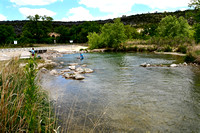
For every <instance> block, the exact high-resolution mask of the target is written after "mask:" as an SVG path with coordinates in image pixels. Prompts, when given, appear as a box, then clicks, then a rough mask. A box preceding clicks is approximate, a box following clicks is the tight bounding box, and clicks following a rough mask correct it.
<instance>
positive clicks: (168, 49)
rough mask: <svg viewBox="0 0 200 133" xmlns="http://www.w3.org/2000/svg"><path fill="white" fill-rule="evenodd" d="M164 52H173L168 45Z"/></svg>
mask: <svg viewBox="0 0 200 133" xmlns="http://www.w3.org/2000/svg"><path fill="white" fill-rule="evenodd" d="M164 52H172V47H171V46H169V45H167V46H165V47H164Z"/></svg>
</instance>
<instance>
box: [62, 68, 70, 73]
mask: <svg viewBox="0 0 200 133" xmlns="http://www.w3.org/2000/svg"><path fill="white" fill-rule="evenodd" d="M70 71H71V70H70V69H65V70H61V71H60V72H61V73H64V72H70Z"/></svg>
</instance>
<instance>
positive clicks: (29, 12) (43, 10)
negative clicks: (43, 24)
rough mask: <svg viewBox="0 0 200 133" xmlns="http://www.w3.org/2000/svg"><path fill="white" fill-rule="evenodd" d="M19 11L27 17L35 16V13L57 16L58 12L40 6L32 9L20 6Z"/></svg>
mask: <svg viewBox="0 0 200 133" xmlns="http://www.w3.org/2000/svg"><path fill="white" fill-rule="evenodd" d="M19 11H20V13H21V14H23V15H24V16H25V17H27V16H29V15H31V16H35V14H38V15H40V16H44V15H46V16H50V17H52V16H55V15H56V13H55V12H53V11H50V10H47V9H46V8H40V9H30V8H19Z"/></svg>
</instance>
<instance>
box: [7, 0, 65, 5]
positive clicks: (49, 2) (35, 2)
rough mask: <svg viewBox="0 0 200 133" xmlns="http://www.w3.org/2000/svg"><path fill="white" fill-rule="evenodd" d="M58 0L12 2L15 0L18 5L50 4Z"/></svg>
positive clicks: (17, 0) (11, 0)
mask: <svg viewBox="0 0 200 133" xmlns="http://www.w3.org/2000/svg"><path fill="white" fill-rule="evenodd" d="M56 1H58V0H10V2H13V3H15V4H17V5H49V4H51V3H54V2H56ZM61 1H62V0H61Z"/></svg>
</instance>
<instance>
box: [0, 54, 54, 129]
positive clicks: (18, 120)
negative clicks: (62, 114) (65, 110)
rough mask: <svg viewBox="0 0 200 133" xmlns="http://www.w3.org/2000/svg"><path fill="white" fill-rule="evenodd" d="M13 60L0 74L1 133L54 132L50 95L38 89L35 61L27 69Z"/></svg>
mask: <svg viewBox="0 0 200 133" xmlns="http://www.w3.org/2000/svg"><path fill="white" fill-rule="evenodd" d="M19 64H20V62H19V60H15V59H13V60H11V61H9V62H8V63H6V64H5V65H3V68H2V70H1V71H0V132H53V129H55V128H56V123H55V121H56V120H55V115H54V113H53V112H52V108H51V103H50V100H49V97H48V93H47V92H45V91H44V90H43V89H41V88H40V87H39V86H38V85H37V78H36V77H37V70H36V69H35V68H36V65H37V64H36V63H35V60H34V59H32V58H31V59H30V60H28V64H27V65H26V67H25V68H23V67H19Z"/></svg>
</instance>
